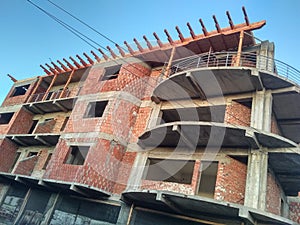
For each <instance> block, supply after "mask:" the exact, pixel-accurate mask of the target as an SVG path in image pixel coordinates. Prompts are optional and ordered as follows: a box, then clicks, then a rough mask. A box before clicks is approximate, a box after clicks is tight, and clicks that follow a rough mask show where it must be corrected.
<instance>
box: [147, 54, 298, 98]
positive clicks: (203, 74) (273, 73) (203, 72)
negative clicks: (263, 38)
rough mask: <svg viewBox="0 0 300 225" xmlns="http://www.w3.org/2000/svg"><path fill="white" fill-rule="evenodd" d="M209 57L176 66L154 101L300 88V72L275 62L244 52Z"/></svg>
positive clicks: (183, 62) (187, 61)
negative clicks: (296, 86)
mask: <svg viewBox="0 0 300 225" xmlns="http://www.w3.org/2000/svg"><path fill="white" fill-rule="evenodd" d="M237 58H238V53H237V52H217V53H205V54H201V55H196V56H192V57H188V58H185V59H183V60H180V61H175V62H173V64H172V66H171V67H170V70H169V71H167V72H169V73H170V75H169V77H168V78H167V79H163V80H162V82H161V83H160V84H159V85H158V86H157V87H156V88H155V90H154V92H153V96H152V99H153V100H154V101H155V102H159V101H161V100H172V99H187V98H202V99H207V98H209V97H213V96H223V95H229V94H237V93H243V92H251V91H256V90H262V89H263V88H266V89H272V90H273V89H280V88H288V87H292V86H295V85H297V84H300V71H298V70H297V69H295V68H293V67H291V66H289V65H287V64H286V63H284V62H281V61H279V60H275V59H273V58H269V57H265V56H262V55H257V54H254V53H247V52H243V53H241V54H240V60H239V62H238V60H237Z"/></svg>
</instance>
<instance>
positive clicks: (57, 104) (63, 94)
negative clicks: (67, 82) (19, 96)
mask: <svg viewBox="0 0 300 225" xmlns="http://www.w3.org/2000/svg"><path fill="white" fill-rule="evenodd" d="M78 92H79V88H78V87H74V88H72V89H66V90H65V91H63V90H57V91H49V92H43V93H36V94H33V95H31V96H30V97H29V102H30V103H28V104H25V105H24V107H25V108H26V109H27V110H29V111H30V112H32V113H34V114H45V113H53V112H68V111H70V110H72V109H73V106H74V104H75V101H76V98H77V95H78Z"/></svg>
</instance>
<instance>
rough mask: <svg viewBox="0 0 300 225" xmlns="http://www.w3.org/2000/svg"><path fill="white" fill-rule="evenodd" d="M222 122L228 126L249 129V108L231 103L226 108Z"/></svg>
mask: <svg viewBox="0 0 300 225" xmlns="http://www.w3.org/2000/svg"><path fill="white" fill-rule="evenodd" d="M224 121H225V123H228V124H233V125H240V126H246V127H249V126H250V122H251V108H250V107H247V106H245V105H242V104H241V103H238V102H235V101H232V102H231V103H230V104H229V105H227V106H226V111H225V119H224Z"/></svg>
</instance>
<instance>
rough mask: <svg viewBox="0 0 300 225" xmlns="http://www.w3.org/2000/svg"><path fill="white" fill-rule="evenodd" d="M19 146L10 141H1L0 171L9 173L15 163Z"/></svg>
mask: <svg viewBox="0 0 300 225" xmlns="http://www.w3.org/2000/svg"><path fill="white" fill-rule="evenodd" d="M17 150H18V146H17V145H16V144H14V143H13V142H11V141H10V140H8V139H0V171H1V172H9V170H10V169H11V167H12V166H13V163H14V161H15V157H16V152H17Z"/></svg>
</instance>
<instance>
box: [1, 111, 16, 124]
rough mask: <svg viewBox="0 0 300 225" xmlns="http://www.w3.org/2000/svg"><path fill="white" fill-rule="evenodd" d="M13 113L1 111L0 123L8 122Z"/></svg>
mask: <svg viewBox="0 0 300 225" xmlns="http://www.w3.org/2000/svg"><path fill="white" fill-rule="evenodd" d="M13 115H14V113H1V114H0V124H9V122H10V120H11V118H12V117H13Z"/></svg>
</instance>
